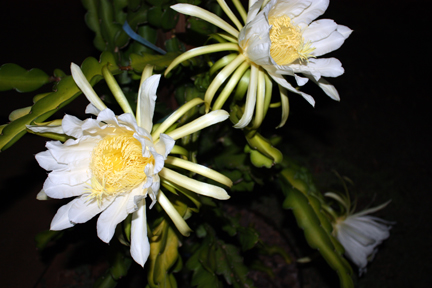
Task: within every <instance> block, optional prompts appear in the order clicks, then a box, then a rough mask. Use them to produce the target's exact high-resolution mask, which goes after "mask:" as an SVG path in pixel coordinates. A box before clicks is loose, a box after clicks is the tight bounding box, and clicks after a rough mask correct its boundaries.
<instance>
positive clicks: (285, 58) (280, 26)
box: [165, 0, 352, 128]
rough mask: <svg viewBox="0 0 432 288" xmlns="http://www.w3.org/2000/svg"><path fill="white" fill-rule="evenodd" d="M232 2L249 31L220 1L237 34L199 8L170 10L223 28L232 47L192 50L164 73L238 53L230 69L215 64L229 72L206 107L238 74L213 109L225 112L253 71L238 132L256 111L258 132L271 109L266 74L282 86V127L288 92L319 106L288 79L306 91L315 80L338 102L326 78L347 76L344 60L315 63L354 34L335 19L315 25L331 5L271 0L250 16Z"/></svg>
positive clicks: (322, 0) (253, 7)
mask: <svg viewBox="0 0 432 288" xmlns="http://www.w3.org/2000/svg"><path fill="white" fill-rule="evenodd" d="M233 2H234V5H235V6H236V8H237V9H238V11H239V13H240V15H241V16H242V18H243V21H244V22H245V25H244V27H243V26H242V25H241V24H240V21H239V20H238V19H237V18H236V16H235V15H234V13H233V12H232V11H231V10H230V8H229V7H228V5H227V4H226V3H225V1H224V0H218V3H219V4H220V5H221V7H222V9H223V10H224V12H225V13H226V14H227V16H228V17H229V18H230V19H231V21H232V22H233V23H234V24H235V25H236V27H237V29H236V28H234V27H232V26H231V25H230V24H228V23H227V22H225V21H224V20H222V19H221V18H219V17H218V16H216V15H214V14H212V13H210V12H208V11H206V10H204V9H202V8H199V7H197V6H193V5H189V4H176V5H174V6H172V7H171V8H172V9H174V10H176V11H178V12H180V13H183V14H186V15H191V16H195V17H198V18H201V19H203V20H206V21H208V22H210V23H212V24H214V25H216V26H218V27H220V28H221V29H223V30H225V31H226V32H227V33H228V34H221V36H222V37H223V38H225V39H226V40H227V41H228V42H232V43H222V44H214V45H209V46H206V47H200V48H196V49H192V50H190V51H188V52H186V53H184V54H183V55H181V56H179V57H178V60H175V61H173V63H172V64H171V65H170V66H169V67H168V68H167V70H166V72H165V73H168V72H169V71H170V70H171V69H172V68H173V67H174V66H176V65H178V64H179V63H181V62H182V61H184V60H185V59H188V58H191V57H194V56H197V55H200V54H204V53H212V52H217V51H224V50H225V51H226V50H231V51H238V53H239V55H238V56H237V57H236V58H235V59H230V61H229V60H228V59H227V61H225V62H226V63H225V64H220V67H219V65H216V64H215V66H218V68H221V67H223V66H225V67H224V68H223V69H222V70H221V72H220V73H219V74H218V75H217V76H216V78H215V79H214V81H213V82H212V83H211V85H210V87H209V89H208V90H207V92H206V96H205V100H206V102H207V103H206V104H207V105H210V103H211V102H212V99H213V96H214V94H215V93H216V91H217V90H218V88H219V87H220V86H221V85H222V83H223V82H224V81H225V80H226V79H227V78H228V77H229V76H230V75H231V74H232V73H234V74H233V76H232V77H231V79H230V81H229V82H228V83H227V84H226V86H225V88H224V90H223V91H222V92H221V94H220V95H221V96H219V99H222V100H219V99H218V100H217V101H216V103H215V105H214V106H213V109H215V108H216V109H220V107H222V105H223V103H224V102H225V100H226V98H227V97H228V94H230V93H231V92H232V91H233V89H234V87H235V84H236V83H237V82H238V81H239V79H240V78H241V77H242V75H243V74H244V73H245V71H246V70H247V69H249V67H250V69H251V73H250V80H249V87H248V92H247V97H246V103H245V107H244V113H243V115H242V117H241V119H240V120H239V122H238V123H237V124H236V125H235V127H237V128H243V127H245V126H247V125H248V124H249V123H250V122H251V121H252V118H253V114H254V110H255V120H254V123H253V126H254V127H255V128H256V127H258V126H259V125H260V124H261V121H262V119H263V117H264V115H265V111H266V109H267V108H268V104H265V103H268V102H269V101H266V98H267V97H270V96H271V82H270V84H269V81H266V78H265V77H267V76H266V75H265V73H263V71H265V72H266V73H267V75H269V76H270V77H271V78H272V79H273V80H274V81H275V82H276V83H278V84H279V89H280V92H281V105H282V120H281V123H280V124H279V126H278V127H281V126H283V125H284V124H285V122H286V120H287V117H288V110H289V104H288V98H287V96H286V89H287V90H289V91H291V92H293V93H297V94H300V95H302V96H303V97H304V98H305V99H306V100H307V101H308V102H309V103H310V104H312V105H314V103H315V101H314V99H313V98H312V96H310V95H308V94H306V93H304V92H301V91H300V90H298V89H296V88H294V87H293V86H292V85H291V84H290V83H289V82H288V81H286V80H285V78H284V77H283V75H290V76H294V77H295V80H296V82H297V85H298V86H303V85H304V84H306V82H308V80H312V81H313V82H315V83H316V84H318V85H319V87H321V88H322V89H323V91H324V92H325V93H326V94H327V95H328V96H330V97H331V98H332V99H334V100H339V94H338V92H337V91H336V89H335V88H334V86H333V85H331V84H329V83H328V82H327V81H326V80H325V79H324V78H323V76H324V77H337V76H340V75H342V74H343V73H344V70H343V68H342V65H341V63H340V61H339V60H338V59H336V58H325V59H316V57H319V56H322V55H324V54H327V53H329V52H332V51H334V50H336V49H338V48H339V47H340V46H341V45H342V44H343V42H344V41H345V39H346V38H348V36H349V35H350V34H351V32H352V30H351V29H349V28H348V27H346V26H342V25H338V24H336V23H335V22H334V21H333V20H330V19H321V20H317V21H314V22H313V20H315V19H316V18H317V17H319V16H320V15H322V14H323V13H324V12H325V10H326V9H327V7H328V5H329V1H328V0H271V1H266V2H268V3H267V4H265V1H264V0H258V1H253V0H251V1H249V3H250V7H249V11H248V13H247V15H246V13H245V12H244V10H243V8H242V6H241V4H240V3H239V1H238V0H233ZM234 71H235V72H234ZM299 74H301V75H303V76H305V77H302V76H300V75H299ZM268 90H270V93H268ZM268 95H270V96H268Z"/></svg>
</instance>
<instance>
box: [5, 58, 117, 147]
mask: <svg viewBox="0 0 432 288" xmlns="http://www.w3.org/2000/svg"><path fill="white" fill-rule="evenodd" d="M108 63H110V64H111V65H109V69H110V70H111V72H112V73H113V74H118V73H120V70H119V69H118V66H117V65H116V64H115V63H116V59H115V58H114V56H113V54H111V53H109V52H105V53H102V54H101V58H100V61H99V62H98V61H97V60H96V59H95V58H92V57H89V58H87V59H85V60H84V62H83V64H82V65H81V67H82V71H83V73H84V75H85V76H86V77H87V79H88V80H89V82H90V84H91V85H95V84H96V83H97V82H98V81H100V80H101V79H103V76H102V72H101V70H102V67H103V66H104V65H106V64H108ZM80 94H81V90H79V88H78V87H77V86H76V84H75V82H74V81H73V79H72V77H71V76H67V77H64V78H62V79H61V81H60V82H59V83H58V86H57V91H55V92H52V93H50V94H49V95H46V96H45V97H43V98H41V99H39V100H38V101H37V102H36V103H35V104H34V105H33V106H32V108H31V113H29V114H27V115H25V116H22V117H20V118H18V119H16V120H15V121H13V122H11V123H10V124H8V125H7V126H6V127H5V128H4V129H3V131H2V134H1V135H0V150H1V151H4V150H6V149H7V148H9V147H10V146H12V145H13V144H14V143H15V142H16V141H18V140H19V139H20V138H21V137H22V136H23V135H24V134H25V133H26V125H30V124H33V122H43V121H45V120H46V119H47V118H48V117H50V116H51V115H53V114H54V113H55V112H57V111H58V110H59V109H60V108H62V107H64V106H66V105H67V104H69V103H70V102H72V101H73V100H74V99H75V98H76V97H77V96H78V95H80Z"/></svg>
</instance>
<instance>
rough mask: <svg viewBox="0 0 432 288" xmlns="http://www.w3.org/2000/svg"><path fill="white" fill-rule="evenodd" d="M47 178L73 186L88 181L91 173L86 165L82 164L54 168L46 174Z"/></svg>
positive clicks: (56, 182)
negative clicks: (66, 168) (64, 168)
mask: <svg viewBox="0 0 432 288" xmlns="http://www.w3.org/2000/svg"><path fill="white" fill-rule="evenodd" d="M86 161H87V159H86ZM48 178H49V179H50V180H51V181H52V182H53V183H55V184H67V185H70V186H75V185H78V184H83V183H86V182H88V181H89V180H90V179H91V173H90V169H89V167H88V165H82V166H78V167H73V168H72V169H68V170H54V171H52V172H51V173H49V174H48Z"/></svg>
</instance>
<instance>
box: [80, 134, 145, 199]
mask: <svg viewBox="0 0 432 288" xmlns="http://www.w3.org/2000/svg"><path fill="white" fill-rule="evenodd" d="M150 163H151V164H153V165H154V158H153V156H150V157H149V158H147V157H143V156H142V147H141V143H140V142H139V141H138V140H137V139H135V138H134V137H133V132H131V131H124V132H121V133H119V134H116V135H108V136H105V138H103V139H102V140H101V141H100V142H99V143H98V145H97V146H96V147H95V148H94V149H93V154H92V159H91V162H90V169H91V172H92V179H91V189H88V190H89V191H90V192H91V195H90V198H96V199H97V200H98V202H100V201H101V200H102V197H103V196H104V195H107V196H109V195H117V194H120V193H123V192H127V191H130V190H132V189H134V188H135V187H136V186H137V185H139V184H141V183H142V182H144V181H145V180H146V178H147V176H146V174H145V172H144V169H145V167H146V166H147V164H150Z"/></svg>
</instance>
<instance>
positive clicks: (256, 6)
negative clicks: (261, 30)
mask: <svg viewBox="0 0 432 288" xmlns="http://www.w3.org/2000/svg"><path fill="white" fill-rule="evenodd" d="M263 2H264V0H258V1H256V2H255V3H254V4H253V5H252V6H251V7H250V8H249V11H248V13H247V18H246V24H247V23H249V22H250V21H252V20H253V19H254V18H255V16H256V15H257V14H258V12H259V10H260V9H261V5H262V3H263ZM267 5H268V4H267Z"/></svg>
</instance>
